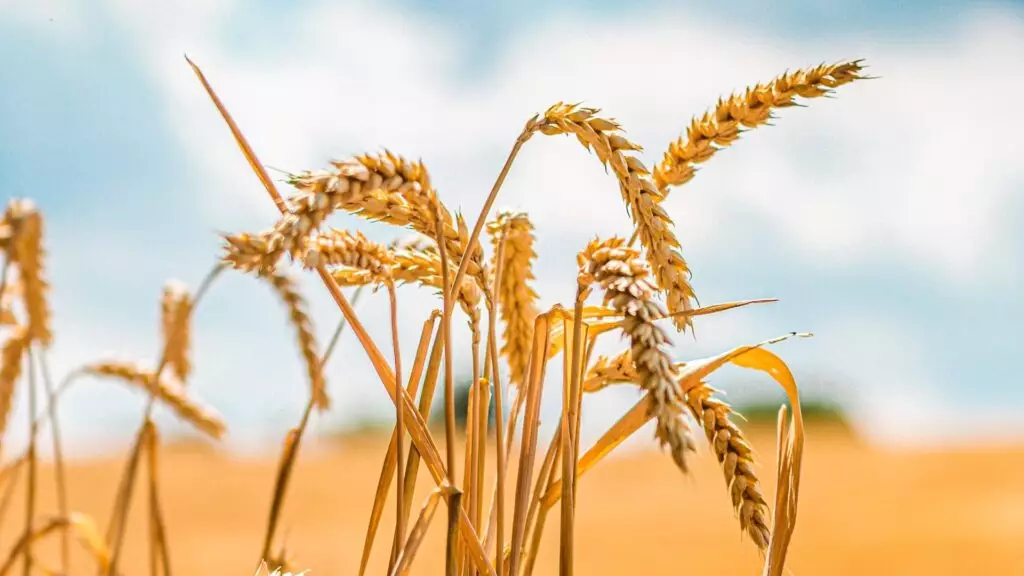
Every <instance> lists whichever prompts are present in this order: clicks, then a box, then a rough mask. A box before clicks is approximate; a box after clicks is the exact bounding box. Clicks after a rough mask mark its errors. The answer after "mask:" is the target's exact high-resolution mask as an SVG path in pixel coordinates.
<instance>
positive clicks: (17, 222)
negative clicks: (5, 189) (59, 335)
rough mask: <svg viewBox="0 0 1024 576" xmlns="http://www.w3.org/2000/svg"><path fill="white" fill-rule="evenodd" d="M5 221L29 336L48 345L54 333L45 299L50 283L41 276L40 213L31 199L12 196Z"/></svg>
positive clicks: (41, 229) (42, 268) (42, 273)
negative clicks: (19, 279)
mask: <svg viewBox="0 0 1024 576" xmlns="http://www.w3.org/2000/svg"><path fill="white" fill-rule="evenodd" d="M4 222H7V223H9V225H10V226H11V228H12V229H13V231H14V236H13V239H12V242H11V250H10V251H9V254H10V255H11V260H12V261H13V262H14V263H15V264H17V266H18V271H19V272H20V278H21V291H22V297H23V299H24V302H25V313H26V316H27V318H28V322H27V326H28V332H29V337H31V338H32V340H33V341H35V342H39V343H40V344H42V345H43V346H49V345H50V343H51V341H52V340H53V333H52V332H51V331H50V309H49V304H48V303H47V300H46V293H47V292H48V291H49V289H50V285H49V284H48V283H47V281H46V278H45V276H44V273H45V268H44V266H43V256H44V251H43V246H42V239H43V216H42V214H40V213H39V211H38V210H36V208H35V205H34V204H33V203H32V202H31V201H29V200H24V199H14V200H11V202H10V203H8V205H7V211H6V213H5V215H4Z"/></svg>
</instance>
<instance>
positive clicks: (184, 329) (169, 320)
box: [160, 281, 192, 385]
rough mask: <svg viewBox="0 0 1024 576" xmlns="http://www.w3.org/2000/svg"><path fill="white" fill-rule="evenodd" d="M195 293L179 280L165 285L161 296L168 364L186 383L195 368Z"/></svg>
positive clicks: (162, 328)
mask: <svg viewBox="0 0 1024 576" xmlns="http://www.w3.org/2000/svg"><path fill="white" fill-rule="evenodd" d="M191 315H192V295H191V294H190V293H189V291H188V288H187V287H186V286H185V285H184V284H182V283H181V282H177V281H170V282H168V283H167V284H165V285H164V291H163V295H162V297H161V298H160V327H161V330H162V332H163V339H164V354H165V357H166V361H167V367H168V368H170V370H171V373H172V374H174V376H175V378H177V379H178V380H179V381H180V382H181V383H182V384H183V385H184V384H186V383H187V381H188V377H189V375H190V374H191V372H192V363H191V361H190V360H189V348H190V341H191V339H192V333H191V332H192V331H191V326H190V324H191V322H190V321H189V319H190V317H191Z"/></svg>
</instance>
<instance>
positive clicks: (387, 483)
mask: <svg viewBox="0 0 1024 576" xmlns="http://www.w3.org/2000/svg"><path fill="white" fill-rule="evenodd" d="M440 315H441V314H440V312H438V311H437V310H434V311H433V312H432V313H431V314H430V317H429V318H427V319H426V320H425V321H424V322H423V330H422V331H421V332H420V341H419V344H418V345H417V346H416V358H415V360H414V361H413V365H412V372H411V373H410V374H409V383H408V384H407V385H406V388H407V389H408V390H409V395H410V396H412V397H414V398H415V397H416V393H417V391H418V390H419V387H420V377H421V376H423V366H424V363H425V361H426V357H427V348H428V346H429V345H430V334H431V333H432V332H433V331H434V324H435V323H436V322H437V317H438V316H440ZM397 442H398V427H397V425H396V427H395V429H394V430H392V431H391V441H390V442H389V443H388V450H387V454H386V455H385V456H384V464H383V466H381V472H380V478H379V479H378V481H377V493H376V495H375V497H374V501H373V508H372V509H371V511H370V522H369V523H368V524H367V527H366V539H365V541H364V542H363V556H362V558H361V559H360V563H359V574H360V576H362V575H363V574H365V573H366V563H367V562H369V560H370V551H371V550H372V549H373V540H374V538H375V537H376V534H377V527H378V526H379V525H380V517H381V514H382V513H383V511H384V503H385V500H386V499H387V493H388V491H389V490H390V489H391V477H392V472H393V471H394V470H395V469H396V467H397V464H398V455H397V452H398V447H397ZM414 451H415V450H414ZM410 456H411V454H410ZM406 474H408V471H406ZM395 476H396V477H398V481H396V482H395V490H396V491H400V490H402V491H403V496H404V500H405V508H404V509H403V511H402V512H403V513H404V514H405V517H406V518H408V517H409V508H410V504H411V502H412V494H411V493H410V494H409V495H407V496H406V495H405V494H404V486H403V485H402V482H403V481H404V479H405V477H404V476H399V475H397V474H395ZM413 530H414V531H415V528H414V529H413ZM409 537H410V539H411V538H412V535H411V534H410V536H409ZM391 546H392V552H391V555H390V558H392V559H393V560H392V561H391V563H390V564H389V565H388V573H390V572H391V571H392V570H394V568H395V563H396V562H397V561H398V559H399V558H401V557H402V556H404V555H405V554H397V553H396V551H397V549H398V547H399V543H398V542H392V543H391Z"/></svg>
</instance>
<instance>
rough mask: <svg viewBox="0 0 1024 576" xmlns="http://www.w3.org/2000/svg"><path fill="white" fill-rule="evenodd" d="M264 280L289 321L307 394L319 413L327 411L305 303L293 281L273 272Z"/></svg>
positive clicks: (327, 405)
mask: <svg viewBox="0 0 1024 576" xmlns="http://www.w3.org/2000/svg"><path fill="white" fill-rule="evenodd" d="M266 279H267V281H268V282H270V286H271V288H272V289H273V290H274V292H275V293H277V296H278V297H279V298H280V299H281V301H282V302H284V304H285V306H286V307H287V308H288V319H289V320H290V321H291V323H292V326H293V327H294V328H295V333H296V338H297V339H298V342H299V351H300V352H301V353H302V359H303V360H305V362H306V373H307V375H308V377H309V385H310V393H311V394H312V395H313V398H314V402H315V404H316V406H317V407H318V408H319V409H321V410H326V409H328V408H330V406H331V401H330V398H329V397H328V396H327V384H326V382H325V381H324V376H323V371H321V370H320V354H319V352H318V346H317V342H316V335H315V333H314V332H313V321H312V320H310V318H309V314H308V313H307V312H306V309H307V305H306V299H305V298H303V297H302V294H301V293H300V292H299V288H298V286H296V284H295V281H294V280H292V278H291V277H289V276H288V275H286V274H283V273H280V272H274V273H272V274H270V275H269V276H266Z"/></svg>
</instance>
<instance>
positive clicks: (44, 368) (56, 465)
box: [36, 349, 71, 574]
mask: <svg viewBox="0 0 1024 576" xmlns="http://www.w3.org/2000/svg"><path fill="white" fill-rule="evenodd" d="M39 367H40V370H41V372H42V376H43V384H44V385H45V386H46V396H47V402H46V404H47V414H48V415H49V417H50V421H51V425H50V432H51V438H52V441H53V472H54V480H55V482H56V484H57V509H58V510H59V511H60V515H61V516H64V517H65V518H67V517H68V516H69V515H70V514H71V510H70V507H69V505H68V485H67V476H66V474H65V470H64V448H63V446H62V443H61V434H60V424H59V419H58V418H57V391H56V390H55V389H54V387H53V380H52V379H51V378H50V366H49V360H48V358H47V355H46V350H45V349H44V350H42V351H41V352H40V355H39ZM38 425H39V422H37V423H36V430H37V432H38ZM70 563H71V536H70V534H68V531H67V530H63V531H62V532H61V535H60V566H61V572H62V573H63V574H67V573H68V570H69V569H70V568H69V567H70Z"/></svg>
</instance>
